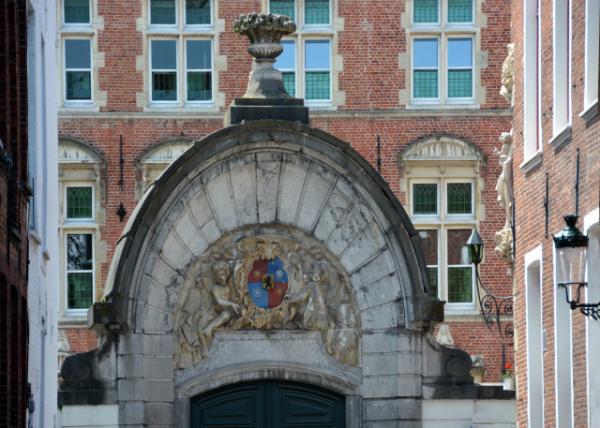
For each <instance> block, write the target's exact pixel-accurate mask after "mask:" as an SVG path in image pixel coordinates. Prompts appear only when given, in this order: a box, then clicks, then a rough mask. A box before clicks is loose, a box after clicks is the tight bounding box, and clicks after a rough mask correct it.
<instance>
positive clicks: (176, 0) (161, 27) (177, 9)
mask: <svg viewBox="0 0 600 428" xmlns="http://www.w3.org/2000/svg"><path fill="white" fill-rule="evenodd" d="M183 1H185V0H183ZM180 2H181V0H174V3H175V22H174V23H173V24H153V23H152V0H148V4H147V6H148V28H151V29H154V30H166V29H173V30H176V29H177V28H178V27H179V22H180V19H179V14H180V9H181V8H180V6H179V3H180ZM184 9H185V8H184ZM211 14H212V9H211Z"/></svg>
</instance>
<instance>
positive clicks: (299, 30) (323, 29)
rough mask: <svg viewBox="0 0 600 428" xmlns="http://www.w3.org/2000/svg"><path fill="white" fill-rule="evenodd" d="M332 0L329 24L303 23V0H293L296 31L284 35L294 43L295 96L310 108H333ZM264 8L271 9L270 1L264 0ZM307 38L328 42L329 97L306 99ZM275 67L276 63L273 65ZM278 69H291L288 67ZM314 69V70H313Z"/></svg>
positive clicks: (334, 40)
mask: <svg viewBox="0 0 600 428" xmlns="http://www.w3.org/2000/svg"><path fill="white" fill-rule="evenodd" d="M333 2H334V0H329V24H308V25H307V24H305V23H304V5H305V3H304V0H294V13H295V14H296V17H295V22H296V32H295V33H294V34H293V35H292V36H290V37H286V38H284V39H283V40H284V41H286V40H287V41H293V42H294V45H295V57H294V61H295V67H296V68H295V70H294V72H295V77H296V97H302V98H304V105H306V106H307V107H311V108H324V109H329V108H333V107H334V104H333V88H334V86H335V85H334V79H335V78H337V73H334V71H333V70H334V55H333V54H334V52H335V46H334V44H335V43H336V39H335V30H334V27H333V11H334V4H333ZM266 10H267V11H270V10H271V1H270V0H266ZM307 40H323V41H328V42H329V70H328V71H329V99H322V100H307V99H306V96H305V95H306V89H305V88H306V84H305V83H306V76H305V73H306V63H305V52H306V41H307ZM275 68H277V65H275ZM280 71H292V70H290V69H285V70H280ZM313 71H316V70H313Z"/></svg>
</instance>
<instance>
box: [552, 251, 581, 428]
mask: <svg viewBox="0 0 600 428" xmlns="http://www.w3.org/2000/svg"><path fill="white" fill-rule="evenodd" d="M552 265H553V267H554V269H553V281H552V285H553V287H552V288H553V290H554V314H553V315H554V379H555V389H554V398H555V402H556V405H555V412H556V413H555V415H556V428H571V427H574V426H575V425H574V415H573V397H574V393H573V320H572V313H571V308H570V307H569V305H568V304H567V302H566V300H565V291H564V289H562V288H559V287H558V285H557V281H556V277H557V263H556V249H555V248H554V246H553V250H552ZM565 324H566V325H565ZM561 338H563V339H562V340H561V342H560V343H559V339H561ZM563 366H564V368H562V369H561V367H563ZM561 385H567V386H566V387H562V388H561Z"/></svg>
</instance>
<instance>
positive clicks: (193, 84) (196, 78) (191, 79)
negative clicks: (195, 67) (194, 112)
mask: <svg viewBox="0 0 600 428" xmlns="http://www.w3.org/2000/svg"><path fill="white" fill-rule="evenodd" d="M187 91H188V98H187V99H188V101H208V100H211V99H212V73H211V72H209V71H192V72H189V73H188V74H187Z"/></svg>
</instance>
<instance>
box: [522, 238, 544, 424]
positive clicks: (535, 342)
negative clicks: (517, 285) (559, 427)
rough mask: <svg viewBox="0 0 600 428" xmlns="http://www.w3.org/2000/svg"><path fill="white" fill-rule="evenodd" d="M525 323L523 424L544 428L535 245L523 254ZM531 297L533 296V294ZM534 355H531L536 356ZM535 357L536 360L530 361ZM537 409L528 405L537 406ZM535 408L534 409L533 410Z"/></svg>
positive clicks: (539, 268)
mask: <svg viewBox="0 0 600 428" xmlns="http://www.w3.org/2000/svg"><path fill="white" fill-rule="evenodd" d="M524 260H525V263H524V265H525V266H524V267H525V272H524V274H525V275H524V278H525V320H526V339H527V341H526V349H527V373H528V375H527V422H528V423H529V424H528V426H530V427H537V426H539V427H542V426H544V339H543V338H544V323H543V312H544V311H543V308H544V293H543V284H544V281H543V278H544V276H543V251H542V246H541V245H539V246H537V247H536V248H534V249H533V250H531V251H529V252H528V253H526V254H525V257H524ZM534 293H535V294H534ZM534 351H537V352H538V355H535V354H536V352H534ZM534 357H539V360H537V358H536V359H534ZM538 400H539V402H540V403H539V404H541V405H537V406H535V405H532V403H533V402H537V401H538ZM534 407H535V408H534Z"/></svg>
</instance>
